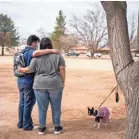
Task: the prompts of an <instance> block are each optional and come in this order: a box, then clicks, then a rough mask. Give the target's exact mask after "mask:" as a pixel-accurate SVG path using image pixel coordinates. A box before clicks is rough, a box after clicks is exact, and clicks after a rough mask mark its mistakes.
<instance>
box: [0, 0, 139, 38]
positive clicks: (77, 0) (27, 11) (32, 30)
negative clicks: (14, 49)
mask: <svg viewBox="0 0 139 139" xmlns="http://www.w3.org/2000/svg"><path fill="white" fill-rule="evenodd" d="M93 3H94V2H92V0H88V1H86V0H45V1H43V0H40V1H37V0H33V1H32V0H28V1H22V0H18V1H13V0H9V1H1V0H0V12H1V13H4V14H8V15H9V16H10V17H11V18H12V20H13V21H14V22H15V26H16V27H18V28H19V34H20V36H21V37H22V38H24V37H25V38H27V37H28V36H29V35H30V34H36V32H37V29H38V28H40V27H43V28H45V30H47V31H48V32H51V31H53V27H54V25H55V19H56V16H57V14H58V11H59V10H63V13H64V14H65V15H66V17H67V21H68V20H70V19H72V14H73V13H74V14H75V15H77V16H82V15H84V14H85V13H86V11H87V10H88V9H90V8H91V6H90V5H91V4H93ZM97 3H98V4H100V2H97ZM127 5H128V8H127V11H128V16H130V15H131V14H132V13H133V12H135V13H137V12H138V9H139V2H127ZM100 6H101V5H100Z"/></svg>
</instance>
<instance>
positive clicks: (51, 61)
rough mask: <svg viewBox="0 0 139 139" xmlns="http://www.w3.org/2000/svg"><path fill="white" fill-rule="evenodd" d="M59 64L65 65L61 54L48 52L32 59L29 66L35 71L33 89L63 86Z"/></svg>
mask: <svg viewBox="0 0 139 139" xmlns="http://www.w3.org/2000/svg"><path fill="white" fill-rule="evenodd" d="M59 66H65V60H64V58H63V57H62V56H61V55H60V54H47V55H43V56H40V57H37V58H33V59H32V60H31V63H30V65H29V66H28V68H29V69H30V70H32V71H33V72H35V79H34V84H33V89H57V88H63V82H62V78H61V76H60V72H59Z"/></svg>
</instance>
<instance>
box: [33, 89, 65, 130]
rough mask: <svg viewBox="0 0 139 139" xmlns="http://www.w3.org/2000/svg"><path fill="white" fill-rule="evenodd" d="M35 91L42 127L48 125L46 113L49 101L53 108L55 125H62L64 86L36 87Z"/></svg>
mask: <svg viewBox="0 0 139 139" xmlns="http://www.w3.org/2000/svg"><path fill="white" fill-rule="evenodd" d="M34 92H35V96H36V100H37V103H38V111H39V123H40V127H46V113H47V109H48V105H49V102H50V104H51V109H52V118H53V124H54V126H55V127H57V126H60V120H61V100H62V92H63V88H60V89H35V90H34Z"/></svg>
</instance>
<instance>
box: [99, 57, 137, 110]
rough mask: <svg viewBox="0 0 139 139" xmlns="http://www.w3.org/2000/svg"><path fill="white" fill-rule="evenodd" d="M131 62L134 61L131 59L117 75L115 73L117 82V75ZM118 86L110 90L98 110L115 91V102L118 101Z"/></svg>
mask: <svg viewBox="0 0 139 139" xmlns="http://www.w3.org/2000/svg"><path fill="white" fill-rule="evenodd" d="M132 62H134V60H133V59H132V60H131V61H130V62H129V63H128V64H127V65H125V66H124V67H123V68H122V69H121V70H119V71H118V72H117V73H116V80H117V75H118V74H119V73H120V72H121V71H122V70H124V69H125V68H126V67H127V66H128V65H129V64H131V63H132ZM118 86H119V85H118V84H117V85H116V86H115V87H114V88H113V89H112V91H111V92H110V94H109V95H108V96H107V97H106V98H105V99H104V101H103V102H102V103H101V104H100V105H99V108H100V107H101V106H102V105H103V104H104V102H105V101H106V100H107V99H108V97H109V96H110V95H111V94H112V93H113V92H114V91H115V90H117V92H116V95H117V96H116V102H118V101H119V95H118Z"/></svg>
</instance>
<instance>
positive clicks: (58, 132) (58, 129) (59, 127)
mask: <svg viewBox="0 0 139 139" xmlns="http://www.w3.org/2000/svg"><path fill="white" fill-rule="evenodd" d="M62 131H63V127H61V126H58V127H55V131H54V134H60V133H61V132H62Z"/></svg>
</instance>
